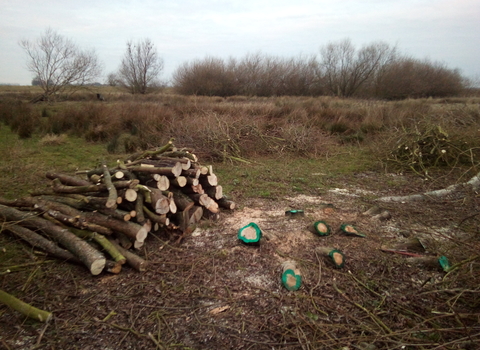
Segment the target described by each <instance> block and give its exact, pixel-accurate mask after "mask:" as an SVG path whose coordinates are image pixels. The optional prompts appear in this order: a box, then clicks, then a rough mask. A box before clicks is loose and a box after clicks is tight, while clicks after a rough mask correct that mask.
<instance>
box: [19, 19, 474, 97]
mask: <svg viewBox="0 0 480 350" xmlns="http://www.w3.org/2000/svg"><path fill="white" fill-rule="evenodd" d="M20 46H21V47H22V48H23V49H24V51H25V52H26V54H27V56H28V58H27V67H28V69H29V70H30V71H31V72H32V73H33V74H34V77H35V78H34V79H33V80H32V85H38V86H40V87H41V88H42V90H43V94H42V95H41V96H40V97H39V98H38V99H37V100H44V101H47V100H55V99H56V98H57V96H59V94H60V93H67V94H68V93H73V92H74V91H75V90H77V89H78V88H81V87H84V86H95V85H98V83H96V80H95V79H96V78H97V77H98V76H99V75H100V73H101V71H102V64H101V63H100V61H99V59H98V57H97V54H96V52H95V51H94V50H89V51H86V50H82V49H80V48H79V47H78V46H77V45H76V44H75V43H74V42H73V41H71V40H70V39H68V38H65V37H63V36H61V35H59V34H58V33H57V32H55V31H54V30H52V29H50V28H48V29H47V30H46V31H45V32H44V33H43V35H41V36H40V37H39V38H37V39H36V40H34V41H29V40H22V41H21V42H20ZM162 70H163V59H162V58H161V57H160V56H159V54H158V52H157V49H156V47H155V45H154V44H153V42H152V41H151V40H150V39H148V38H147V39H143V40H139V41H137V42H132V41H128V42H127V47H126V51H125V54H124V56H123V59H122V61H121V63H120V66H119V68H118V70H117V71H115V72H112V73H110V74H109V75H108V78H107V81H108V84H109V85H112V86H118V87H120V88H123V89H124V90H126V91H129V92H130V93H132V94H146V93H149V92H152V91H156V90H158V88H160V87H162V83H161V82H160V81H159V78H158V77H159V75H160V73H161V72H162ZM172 79H173V87H174V88H175V90H176V92H178V93H180V94H185V95H207V96H232V95H246V96H284V95H289V96H320V95H331V96H340V97H362V98H382V99H404V98H408V97H412V98H418V97H430V96H431V97H444V96H454V95H458V94H460V93H461V92H463V91H464V90H465V88H466V87H467V84H468V81H467V79H465V78H464V77H463V76H462V74H461V73H460V71H459V70H456V69H450V68H448V67H447V66H446V65H444V64H441V63H437V62H432V61H429V60H419V59H415V58H412V57H408V56H405V55H401V54H400V53H399V52H398V51H397V48H396V47H392V46H390V45H389V44H387V43H384V42H373V43H370V44H367V45H364V46H362V47H360V48H357V47H355V46H354V45H353V44H352V42H351V41H350V40H349V39H345V40H342V41H338V42H332V43H329V44H327V45H325V46H323V47H322V48H320V51H319V53H318V55H312V56H299V57H293V58H283V57H275V56H269V55H264V54H260V53H257V54H248V55H246V56H245V57H243V58H241V59H235V58H229V59H221V58H215V57H206V58H204V59H197V60H194V61H192V62H186V63H183V64H182V65H180V66H179V67H178V68H177V69H176V70H175V72H174V73H173V77H172Z"/></svg>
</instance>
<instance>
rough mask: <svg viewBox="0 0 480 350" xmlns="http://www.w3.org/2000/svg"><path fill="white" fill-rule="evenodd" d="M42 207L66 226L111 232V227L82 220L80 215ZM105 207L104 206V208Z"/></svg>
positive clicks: (108, 233) (104, 232)
mask: <svg viewBox="0 0 480 350" xmlns="http://www.w3.org/2000/svg"><path fill="white" fill-rule="evenodd" d="M42 208H45V209H46V212H47V214H48V215H50V216H51V217H52V218H54V219H55V220H58V221H60V222H61V223H63V224H66V225H68V226H73V227H75V228H78V229H81V230H84V229H86V230H89V231H92V232H98V233H101V234H104V235H111V234H112V233H113V232H112V230H111V229H109V228H108V227H104V226H101V225H97V224H94V223H91V222H87V221H85V220H83V219H82V218H81V217H80V216H78V215H77V216H71V215H66V214H64V213H61V212H59V211H57V210H53V209H47V207H46V206H43V207H42ZM105 209H106V208H105Z"/></svg>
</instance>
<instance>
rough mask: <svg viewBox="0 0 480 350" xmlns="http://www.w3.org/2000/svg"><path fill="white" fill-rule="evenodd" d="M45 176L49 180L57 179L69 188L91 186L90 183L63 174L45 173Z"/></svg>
mask: <svg viewBox="0 0 480 350" xmlns="http://www.w3.org/2000/svg"><path fill="white" fill-rule="evenodd" d="M45 176H46V177H47V178H48V179H50V180H54V179H59V180H60V182H61V183H62V184H64V185H69V186H90V185H91V183H90V181H87V180H83V179H80V178H78V177H74V176H70V175H65V174H58V173H52V172H47V173H46V174H45Z"/></svg>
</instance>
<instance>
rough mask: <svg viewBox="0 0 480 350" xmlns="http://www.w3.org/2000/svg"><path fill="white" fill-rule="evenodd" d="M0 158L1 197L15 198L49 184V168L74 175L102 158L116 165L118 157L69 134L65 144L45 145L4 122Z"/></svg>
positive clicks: (99, 146) (0, 141)
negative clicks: (11, 129) (14, 131)
mask: <svg viewBox="0 0 480 350" xmlns="http://www.w3.org/2000/svg"><path fill="white" fill-rule="evenodd" d="M0 159H2V161H1V163H0V181H1V185H0V196H2V197H5V198H8V199H13V198H18V197H21V196H25V195H26V194H27V193H28V191H29V190H33V189H37V188H41V187H43V186H45V185H47V184H48V183H49V180H47V179H46V178H45V172H47V171H55V172H63V173H67V174H74V173H75V171H77V170H83V169H91V168H93V167H96V166H97V165H98V163H99V161H100V160H101V159H105V160H106V161H107V162H108V164H109V165H112V166H113V165H114V164H115V161H116V159H117V156H115V155H111V154H108V153H107V151H106V148H105V146H104V145H101V144H93V143H88V142H86V141H85V140H83V139H80V138H74V137H67V138H66V139H65V143H63V144H61V145H42V143H41V142H40V138H39V137H36V136H34V137H32V138H30V139H19V138H18V136H17V135H16V134H13V133H12V132H11V131H10V129H9V128H8V127H6V126H4V125H2V124H0Z"/></svg>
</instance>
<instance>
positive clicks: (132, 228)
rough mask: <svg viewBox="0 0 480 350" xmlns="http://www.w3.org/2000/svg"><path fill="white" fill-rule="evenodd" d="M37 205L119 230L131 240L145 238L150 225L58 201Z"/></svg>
mask: <svg viewBox="0 0 480 350" xmlns="http://www.w3.org/2000/svg"><path fill="white" fill-rule="evenodd" d="M38 206H40V207H41V208H42V209H43V208H44V209H47V208H48V209H53V210H56V211H59V212H61V213H62V214H65V215H69V216H72V217H78V218H81V219H82V220H85V221H86V222H89V223H93V224H97V225H100V226H104V227H107V228H109V229H111V230H113V231H118V232H121V233H123V234H125V235H127V236H128V237H130V238H131V239H132V240H138V241H143V240H145V238H146V237H147V235H148V231H149V230H150V227H149V226H148V225H147V224H148V223H145V224H144V225H143V226H141V225H139V224H136V223H134V222H131V221H122V220H118V219H115V218H112V217H108V216H106V215H104V214H101V213H98V212H81V211H79V210H76V209H74V208H71V207H69V206H67V205H64V204H60V203H55V202H48V203H47V202H45V203H39V204H38Z"/></svg>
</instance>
